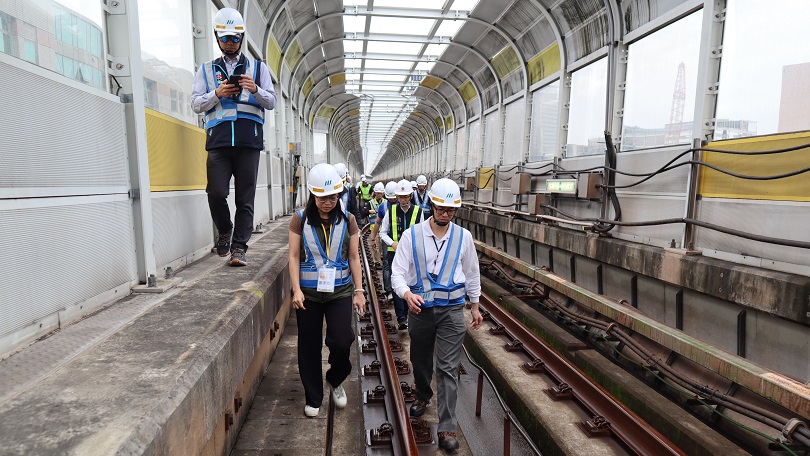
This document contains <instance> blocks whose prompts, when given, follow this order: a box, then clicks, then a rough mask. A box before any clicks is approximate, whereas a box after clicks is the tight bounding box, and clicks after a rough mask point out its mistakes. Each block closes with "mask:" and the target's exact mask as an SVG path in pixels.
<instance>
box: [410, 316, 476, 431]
mask: <svg viewBox="0 0 810 456" xmlns="http://www.w3.org/2000/svg"><path fill="white" fill-rule="evenodd" d="M408 333H409V334H410V338H411V365H412V366H413V377H414V383H415V386H416V397H417V398H419V399H421V400H423V401H428V400H430V399H431V398H432V397H433V389H431V387H430V379H431V377H433V355H434V350H435V355H436V387H437V390H438V391H437V393H438V394H437V396H438V397H437V398H438V401H437V403H436V408H437V411H438V415H439V428H438V432H448V431H449V432H456V400H457V398H458V380H457V377H456V374H457V373H458V364H459V360H460V358H461V346H462V344H463V343H464V336H465V335H466V334H467V321H466V320H465V318H464V305H457V306H448V307H423V308H422V311H421V312H420V313H419V315H416V314H414V313H411V312H409V313H408Z"/></svg>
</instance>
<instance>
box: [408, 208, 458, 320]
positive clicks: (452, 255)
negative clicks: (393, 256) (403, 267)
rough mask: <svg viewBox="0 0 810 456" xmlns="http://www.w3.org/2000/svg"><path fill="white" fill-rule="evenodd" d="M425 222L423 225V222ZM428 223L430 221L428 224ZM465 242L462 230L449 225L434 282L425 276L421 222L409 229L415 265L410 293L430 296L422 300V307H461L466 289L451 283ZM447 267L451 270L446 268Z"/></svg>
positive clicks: (424, 254) (425, 263)
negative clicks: (414, 275)
mask: <svg viewBox="0 0 810 456" xmlns="http://www.w3.org/2000/svg"><path fill="white" fill-rule="evenodd" d="M423 223H424V222H423ZM428 223H429V222H428ZM463 240H464V230H462V229H461V227H458V226H456V225H455V224H454V223H451V224H450V236H449V237H448V239H447V244H448V245H447V250H445V251H444V260H443V262H442V268H441V269H440V270H439V273H438V274H437V276H436V280H433V279H432V278H431V277H430V275H429V274H428V269H427V258H426V253H425V237H424V234H423V229H422V223H420V224H418V225H414V226H412V227H411V241H412V242H413V258H414V265H415V266H416V284H415V285H410V289H411V293H416V294H419V295H422V297H423V298H425V296H424V295H425V293H431V295H430V298H425V303H424V304H423V306H424V307H433V306H455V305H459V304H464V297H465V296H466V294H467V290H466V289H465V287H464V284H463V283H455V282H453V277H455V275H456V267H457V266H458V262H459V259H460V257H461V245H462V243H463ZM448 266H450V267H448Z"/></svg>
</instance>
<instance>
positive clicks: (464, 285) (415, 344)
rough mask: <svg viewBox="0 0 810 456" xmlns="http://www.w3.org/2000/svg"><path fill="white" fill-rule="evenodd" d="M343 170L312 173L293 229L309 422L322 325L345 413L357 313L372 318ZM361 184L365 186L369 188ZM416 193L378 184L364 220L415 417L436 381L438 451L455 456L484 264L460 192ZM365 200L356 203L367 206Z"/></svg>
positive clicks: (295, 298)
mask: <svg viewBox="0 0 810 456" xmlns="http://www.w3.org/2000/svg"><path fill="white" fill-rule="evenodd" d="M344 169H345V166H343V165H342V164H337V165H335V166H332V165H329V164H326V163H321V164H318V165H315V166H314V167H313V168H312V170H310V172H309V176H308V180H307V188H308V189H309V199H308V201H307V204H306V208H305V209H303V210H300V211H298V212H296V213H295V214H294V215H293V217H292V220H291V221H290V231H289V241H290V280H291V283H292V306H293V308H294V309H295V311H296V317H297V321H298V365H299V371H300V375H301V381H302V383H303V385H304V395H305V399H306V404H305V406H304V414H305V415H306V416H308V417H315V416H317V415H318V414H319V413H320V407H321V403H322V402H323V395H324V394H323V376H322V372H321V349H322V342H321V340H322V336H321V334H322V329H323V321H324V320H325V321H326V346H327V347H328V348H329V365H330V366H329V370H328V371H327V372H326V381H327V382H328V383H329V385H330V386H331V391H332V399H333V401H334V403H335V406H336V407H338V408H342V407H345V406H346V403H347V397H346V391H345V390H344V388H343V386H342V384H343V381H344V380H345V379H346V377H348V375H349V373H350V372H351V361H350V348H351V345H352V343H353V341H354V330H353V319H352V315H351V314H352V307H353V308H354V310H355V311H356V312H357V313H358V314H359V315H361V316H362V315H363V314H364V313H365V308H366V299H365V290H364V289H363V285H362V283H363V282H362V276H361V270H360V254H359V250H358V249H359V245H360V228H359V226H360V225H359V224H358V221H357V219H358V215H357V214H355V213H353V212H352V210H351V208H350V206H351V205H352V203H353V201H352V200H353V193H354V192H352V187H348V186H347V185H346V173H345V172H343V171H344ZM364 178H365V176H363V178H361V185H363V184H364V183H366V182H363V179H364ZM415 183H416V188H414V187H412V186H411V182H410V181H408V180H405V179H403V180H401V181H399V182H388V183H387V184H386V185H385V186H383V185H382V183H377V184H375V185H374V186H373V187H372V190H373V192H369V193H367V194H368V195H369V196H370V198H369V199H368V200H367V203H368V209H367V210H366V212H362V215H366V214H368V218H369V222H370V223H371V224H373V226H374V227H373V229H372V235H371V237H372V246H373V249H374V251H375V252H376V253H375V258H376V259H377V261H378V262H379V260H380V259H381V260H382V262H383V266H382V268H383V272H384V273H383V278H384V282H385V284H384V286H385V291H386V293H387V294H388V296H389V297H390V298H393V300H394V309H395V312H396V316H397V323H398V329H399V330H400V331H403V332H405V331H406V332H407V334H408V335H409V338H410V344H411V349H410V355H411V365H412V366H413V373H414V380H415V381H414V384H415V388H416V397H417V399H416V401H414V403H413V405H411V407H410V414H411V416H414V417H418V416H422V415H423V414H424V413H425V411H426V410H427V408H428V406H429V405H430V401H431V399H432V398H433V393H434V392H433V389H432V387H431V379H432V377H433V374H434V371H435V374H436V386H437V391H436V395H437V399H438V401H437V411H438V418H439V426H438V437H439V447H441V448H442V449H444V450H446V451H450V452H452V451H455V450H456V449H457V448H458V446H459V444H458V440H457V438H456V426H457V420H456V414H455V409H456V399H457V397H458V381H457V377H456V372H457V370H458V365H459V362H460V357H461V348H462V343H463V342H464V336H465V334H466V332H467V324H468V323H467V318H466V317H465V313H464V308H465V303H466V302H467V300H468V299H469V301H470V303H471V318H470V326H471V327H472V329H478V328H479V327H480V326H481V323H482V318H481V313H480V311H479V309H478V299H479V297H480V295H481V283H480V273H479V269H478V257H477V255H476V252H475V246H474V244H473V239H472V234H470V232H469V231H468V230H466V229H464V228H462V227H460V226H459V225H456V224H454V223H452V220H453V216H454V215H455V212H456V209H457V208H459V207H461V190H460V189H459V186H458V184H456V183H455V182H453V181H452V180H450V179H438V180H437V181H436V182H434V183H433V185H432V186H431V187H430V190H427V179H426V178H425V176H419V177H418V178H417V180H416V182H415ZM368 186H371V185H370V184H368ZM372 193H373V195H372ZM364 194H366V193H360V194H359V195H358V197H357V199H358V201H355V202H354V203H355V204H357V203H359V204H360V205H361V206H363V205H364V198H363V196H362V195H364ZM383 197H384V198H385V199H383ZM378 234H379V241H378V239H377V236H378ZM380 241H382V245H384V246H385V247H384V248H385V251H384V252H383V251H381V249H380V247H381V244H380Z"/></svg>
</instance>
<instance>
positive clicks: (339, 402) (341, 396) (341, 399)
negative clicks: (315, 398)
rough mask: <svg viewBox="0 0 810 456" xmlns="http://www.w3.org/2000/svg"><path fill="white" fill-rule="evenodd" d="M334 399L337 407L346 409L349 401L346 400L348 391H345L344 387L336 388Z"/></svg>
mask: <svg viewBox="0 0 810 456" xmlns="http://www.w3.org/2000/svg"><path fill="white" fill-rule="evenodd" d="M332 399H333V400H334V401H335V407H337V408H343V407H346V403H347V402H348V399H347V398H346V391H345V390H344V389H343V386H338V387H335V388H334V389H333V390H332Z"/></svg>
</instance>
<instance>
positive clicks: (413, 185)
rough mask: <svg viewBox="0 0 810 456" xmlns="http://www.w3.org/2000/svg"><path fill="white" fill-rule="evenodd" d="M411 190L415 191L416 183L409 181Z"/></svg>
mask: <svg viewBox="0 0 810 456" xmlns="http://www.w3.org/2000/svg"><path fill="white" fill-rule="evenodd" d="M411 190H416V181H411Z"/></svg>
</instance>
